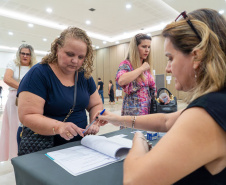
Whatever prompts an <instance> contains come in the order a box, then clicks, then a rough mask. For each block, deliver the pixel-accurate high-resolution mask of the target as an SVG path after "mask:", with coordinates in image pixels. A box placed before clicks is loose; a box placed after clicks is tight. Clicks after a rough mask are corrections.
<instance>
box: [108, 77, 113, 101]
mask: <svg viewBox="0 0 226 185" xmlns="http://www.w3.org/2000/svg"><path fill="white" fill-rule="evenodd" d="M108 95H109V103H110V104H111V103H113V104H115V97H114V85H113V83H112V80H109V85H108Z"/></svg>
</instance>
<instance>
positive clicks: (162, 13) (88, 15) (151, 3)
mask: <svg viewBox="0 0 226 185" xmlns="http://www.w3.org/2000/svg"><path fill="white" fill-rule="evenodd" d="M128 3H129V4H131V5H132V7H131V9H126V8H125V6H126V4H128ZM46 8H52V9H53V12H52V13H51V14H49V13H47V12H46ZM90 8H94V9H95V11H90V10H89V9H90ZM198 8H213V9H215V10H217V11H219V10H221V9H225V13H224V15H226V0H64V1H63V0H38V1H34V0H33V1H31V0H0V50H8V49H3V47H2V46H6V47H14V48H16V49H17V48H18V46H19V45H21V44H22V43H28V44H31V45H32V46H33V47H34V49H35V50H36V51H44V52H47V51H49V49H50V46H51V42H52V41H53V40H54V39H55V38H56V37H57V36H58V35H59V34H60V32H61V31H62V30H63V29H64V28H66V27H67V26H77V27H79V28H81V29H84V30H85V31H87V33H88V35H89V36H90V37H91V39H92V42H93V45H95V46H99V47H100V48H103V47H108V46H111V45H115V41H119V43H123V42H127V41H129V40H130V38H131V37H132V36H133V35H135V34H136V33H139V32H144V33H151V34H152V35H156V34H159V33H160V32H161V29H162V27H163V26H164V24H166V23H168V22H171V21H173V20H174V19H175V18H176V17H177V15H178V14H179V12H182V11H184V10H186V11H187V12H190V11H192V10H195V9H198ZM14 14H15V15H14ZM32 18H34V20H32ZM86 20H90V21H91V24H90V25H86V23H85V21H86ZM28 23H33V24H34V27H32V28H30V27H28ZM9 31H11V32H13V35H8V32H9ZM43 38H46V39H47V41H43ZM103 41H107V43H106V44H103ZM9 49H10V48H9Z"/></svg>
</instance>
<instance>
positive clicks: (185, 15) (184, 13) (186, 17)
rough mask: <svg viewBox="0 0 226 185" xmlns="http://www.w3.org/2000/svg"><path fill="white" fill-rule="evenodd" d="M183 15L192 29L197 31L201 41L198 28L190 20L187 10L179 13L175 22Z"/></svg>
mask: <svg viewBox="0 0 226 185" xmlns="http://www.w3.org/2000/svg"><path fill="white" fill-rule="evenodd" d="M181 16H182V17H183V18H184V19H185V20H186V22H187V23H188V24H189V26H190V27H191V29H192V30H193V31H194V32H195V34H196V36H197V37H198V39H199V40H200V41H202V39H201V37H200V36H199V34H198V32H197V30H196V29H195V27H194V25H193V24H192V22H191V21H190V19H189V18H188V16H187V14H186V11H183V12H182V13H181V14H180V15H178V17H177V18H176V19H175V22H176V21H177V20H178V19H179V18H180V17H181Z"/></svg>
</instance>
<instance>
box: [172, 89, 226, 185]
mask: <svg viewBox="0 0 226 185" xmlns="http://www.w3.org/2000/svg"><path fill="white" fill-rule="evenodd" d="M191 107H202V108H203V109H205V110H206V111H207V112H208V113H209V115H210V116H211V117H212V118H213V119H214V120H215V121H216V122H217V124H219V125H220V127H221V128H222V129H223V130H224V131H226V88H225V89H223V90H221V91H219V92H212V93H209V94H206V95H204V96H202V97H199V98H197V99H196V100H194V101H193V102H191V103H190V104H189V105H188V107H187V108H186V109H189V108H191ZM174 185H226V168H224V170H222V171H221V172H220V173H218V174H216V175H212V174H211V173H209V171H208V170H207V169H206V168H205V167H204V166H202V167H201V168H199V169H197V170H196V171H194V172H192V173H191V174H189V175H188V176H186V177H184V178H183V179H181V180H179V181H178V182H176V183H175V184H174Z"/></svg>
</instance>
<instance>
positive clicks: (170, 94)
mask: <svg viewBox="0 0 226 185" xmlns="http://www.w3.org/2000/svg"><path fill="white" fill-rule="evenodd" d="M162 90H166V91H167V92H168V93H169V96H172V93H171V92H170V91H169V90H168V89H167V88H164V87H163V88H160V89H159V90H158V92H157V98H159V94H160V92H161V91H162Z"/></svg>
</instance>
